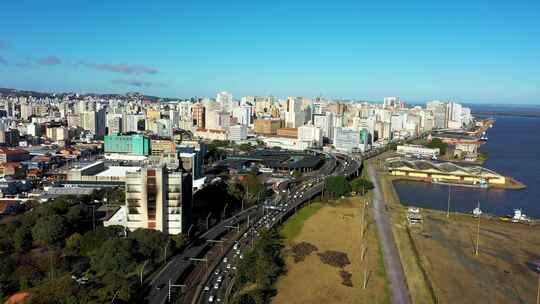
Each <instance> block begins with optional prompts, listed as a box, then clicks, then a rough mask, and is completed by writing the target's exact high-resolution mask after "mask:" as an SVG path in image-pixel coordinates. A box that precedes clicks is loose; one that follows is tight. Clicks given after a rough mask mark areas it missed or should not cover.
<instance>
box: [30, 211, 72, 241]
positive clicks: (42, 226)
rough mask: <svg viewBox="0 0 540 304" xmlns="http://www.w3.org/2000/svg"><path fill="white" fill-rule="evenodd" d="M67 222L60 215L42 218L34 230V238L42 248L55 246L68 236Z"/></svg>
mask: <svg viewBox="0 0 540 304" xmlns="http://www.w3.org/2000/svg"><path fill="white" fill-rule="evenodd" d="M66 232H67V230H66V225H65V220H64V218H63V217H61V216H60V215H51V216H49V217H45V218H41V219H39V220H38V221H37V222H36V225H35V226H34V228H32V237H33V238H34V240H36V242H38V243H39V244H40V245H42V246H48V245H53V244H55V243H57V242H59V241H60V240H62V239H63V238H64V237H65V236H66Z"/></svg>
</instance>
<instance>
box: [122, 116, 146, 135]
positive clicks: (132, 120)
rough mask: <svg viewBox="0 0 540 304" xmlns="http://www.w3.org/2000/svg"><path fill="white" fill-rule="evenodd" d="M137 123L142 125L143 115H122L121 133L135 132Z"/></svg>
mask: <svg viewBox="0 0 540 304" xmlns="http://www.w3.org/2000/svg"><path fill="white" fill-rule="evenodd" d="M139 121H142V123H141V125H142V124H144V114H124V115H123V116H122V132H124V133H128V132H137V131H138V128H137V126H138V124H139Z"/></svg>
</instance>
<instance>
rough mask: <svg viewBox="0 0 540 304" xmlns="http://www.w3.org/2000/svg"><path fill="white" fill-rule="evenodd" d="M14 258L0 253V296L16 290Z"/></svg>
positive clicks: (2, 296)
mask: <svg viewBox="0 0 540 304" xmlns="http://www.w3.org/2000/svg"><path fill="white" fill-rule="evenodd" d="M16 264H17V263H16V262H15V260H14V259H13V258H12V257H10V256H9V255H4V254H2V255H0V298H2V299H3V298H4V297H5V296H7V295H9V294H11V293H12V292H15V291H16V290H17V287H18V286H17V280H16V279H15V266H16Z"/></svg>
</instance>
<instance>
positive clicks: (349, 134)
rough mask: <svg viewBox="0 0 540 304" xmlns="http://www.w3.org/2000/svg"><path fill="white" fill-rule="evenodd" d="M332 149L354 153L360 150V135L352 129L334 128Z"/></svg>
mask: <svg viewBox="0 0 540 304" xmlns="http://www.w3.org/2000/svg"><path fill="white" fill-rule="evenodd" d="M334 147H335V148H336V150H338V151H343V152H349V153H350V152H356V151H358V150H359V148H360V133H359V132H358V130H356V129H353V128H342V127H339V128H336V129H335V136H334Z"/></svg>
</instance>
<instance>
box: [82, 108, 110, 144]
mask: <svg viewBox="0 0 540 304" xmlns="http://www.w3.org/2000/svg"><path fill="white" fill-rule="evenodd" d="M105 122H106V112H105V109H100V110H98V111H89V112H83V113H81V125H82V128H83V129H84V130H87V131H90V132H91V133H92V134H94V138H98V139H100V138H103V136H105V125H106V123H105Z"/></svg>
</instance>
